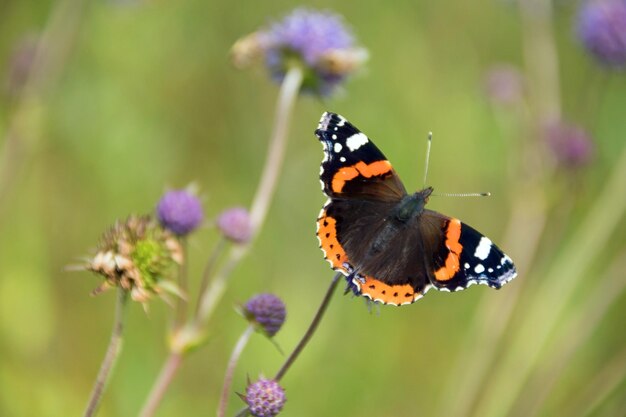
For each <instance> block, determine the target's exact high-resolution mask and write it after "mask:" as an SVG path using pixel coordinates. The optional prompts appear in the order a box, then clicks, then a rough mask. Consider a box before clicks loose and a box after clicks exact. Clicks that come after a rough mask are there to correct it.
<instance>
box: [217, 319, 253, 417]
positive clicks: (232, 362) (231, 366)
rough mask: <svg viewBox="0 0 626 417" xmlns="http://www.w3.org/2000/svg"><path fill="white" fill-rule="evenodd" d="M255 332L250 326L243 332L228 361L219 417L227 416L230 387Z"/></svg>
mask: <svg viewBox="0 0 626 417" xmlns="http://www.w3.org/2000/svg"><path fill="white" fill-rule="evenodd" d="M252 332H254V326H252V325H249V326H248V328H247V329H246V330H245V331H244V332H243V334H242V335H241V337H239V340H238V341H237V344H236V345H235V348H234V349H233V353H232V354H231V355H230V359H229V360H228V366H227V367H226V374H225V375H224V386H223V387H222V396H221V397H220V403H219V406H218V407H217V417H224V416H225V415H226V408H227V406H228V396H229V394H230V387H231V385H232V383H233V375H234V374H235V368H236V367H237V363H238V362H239V357H240V356H241V353H242V352H243V349H244V348H245V347H246V345H247V344H248V340H250V335H252Z"/></svg>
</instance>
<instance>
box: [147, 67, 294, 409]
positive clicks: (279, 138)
mask: <svg viewBox="0 0 626 417" xmlns="http://www.w3.org/2000/svg"><path fill="white" fill-rule="evenodd" d="M302 78H303V73H302V69H301V68H298V67H293V68H291V69H290V70H289V71H288V72H287V74H286V76H285V78H284V80H283V83H282V85H281V88H280V93H279V97H278V104H277V106H276V116H275V124H274V130H273V132H272V136H271V139H270V145H269V148H268V153H267V158H266V160H265V166H264V168H263V173H262V174H261V180H260V182H259V186H258V188H257V191H256V194H255V196H254V200H253V202H252V208H251V209H250V221H251V224H252V233H253V237H255V236H257V235H258V233H259V231H260V230H261V227H262V225H263V222H264V221H265V217H266V216H267V210H268V208H269V204H270V201H271V199H272V196H273V195H274V190H275V189H276V184H277V181H278V178H279V173H280V171H281V169H282V165H283V160H284V155H285V148H286V146H287V132H288V128H289V121H290V120H291V115H292V112H293V107H294V105H295V103H296V99H297V97H298V93H299V92H300V87H301V86H302ZM249 248H250V243H248V244H247V245H237V246H233V247H231V249H230V251H229V255H228V259H227V260H226V263H225V265H224V266H222V268H221V269H220V270H219V271H218V273H217V274H216V276H215V277H214V278H213V280H212V281H211V282H210V284H209V286H208V287H207V288H206V291H204V292H203V293H202V294H201V296H200V300H199V302H198V307H197V311H196V315H195V317H194V319H193V320H192V322H191V323H190V325H189V327H190V329H191V332H192V333H198V334H199V333H200V332H201V331H202V327H203V326H204V325H205V324H206V323H207V322H208V320H209V318H210V317H211V314H212V313H213V311H214V310H215V307H216V306H217V303H218V302H219V300H220V299H221V298H222V295H223V294H224V291H225V289H226V284H227V282H228V279H229V278H230V274H231V273H232V271H233V270H234V268H235V266H236V265H237V264H238V263H239V261H240V260H241V259H242V258H243V257H244V256H245V255H246V254H247V252H248V250H249ZM185 333H186V334H188V332H185ZM181 334H182V333H181ZM172 345H174V346H178V347H177V349H176V350H174V351H172V352H171V353H170V356H169V358H168V359H167V362H166V363H165V365H164V366H163V370H162V371H161V375H160V376H159V379H158V380H157V382H156V383H155V384H154V386H153V388H152V391H151V392H150V394H149V395H148V400H147V401H146V403H145V405H144V407H143V411H142V413H141V414H140V415H141V417H150V416H152V415H153V414H154V412H155V411H156V408H157V407H158V405H159V402H160V401H161V399H162V397H163V395H164V393H165V391H166V390H167V387H168V385H169V384H170V382H171V381H172V379H173V377H174V374H175V373H176V371H177V370H178V367H179V366H180V362H181V361H182V358H183V353H182V352H184V351H185V349H184V347H182V348H181V347H180V346H179V344H177V343H175V342H174V343H173V344H172Z"/></svg>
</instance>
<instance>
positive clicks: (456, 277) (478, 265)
mask: <svg viewBox="0 0 626 417" xmlns="http://www.w3.org/2000/svg"><path fill="white" fill-rule="evenodd" d="M422 218H423V221H422V222H421V223H422V229H423V230H422V234H423V236H424V241H426V242H435V241H436V239H434V238H432V236H433V235H436V236H442V237H443V238H442V239H439V241H438V242H437V243H433V244H432V247H430V248H428V249H427V250H428V251H429V252H430V253H432V254H433V256H432V262H433V263H432V274H431V276H430V282H431V283H432V284H433V286H434V287H435V288H437V289H438V290H441V291H459V290H463V289H465V288H467V287H469V286H470V285H473V284H483V285H488V286H490V287H492V288H496V289H499V288H500V287H502V286H503V285H504V284H506V283H507V282H509V281H511V280H512V279H513V278H515V277H516V276H517V271H516V269H515V265H514V264H513V261H512V260H511V258H509V256H508V255H506V254H505V253H504V252H502V250H501V249H500V248H499V247H498V246H497V245H496V244H494V243H493V242H492V241H491V240H490V239H489V238H487V237H486V236H484V235H482V234H481V233H480V232H478V231H477V230H476V229H474V228H472V227H471V226H468V225H467V224H465V223H462V222H461V221H460V220H458V219H455V218H451V217H448V216H445V215H443V214H441V213H437V212H435V211H432V210H424V213H423V214H422Z"/></svg>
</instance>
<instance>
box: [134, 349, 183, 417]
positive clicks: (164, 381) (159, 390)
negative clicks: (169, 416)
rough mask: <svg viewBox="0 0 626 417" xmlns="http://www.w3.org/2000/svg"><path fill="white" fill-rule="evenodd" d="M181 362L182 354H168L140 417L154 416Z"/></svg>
mask: <svg viewBox="0 0 626 417" xmlns="http://www.w3.org/2000/svg"><path fill="white" fill-rule="evenodd" d="M182 360H183V354H182V352H178V351H177V352H171V353H170V354H169V356H168V357H167V361H165V364H163V368H162V369H161V373H160V374H159V377H158V378H157V380H156V382H155V383H154V386H153V387H152V391H150V396H149V397H148V399H147V400H146V403H145V404H144V406H143V408H142V409H141V412H140V413H139V416H140V417H151V416H153V415H154V413H155V412H156V410H157V408H158V407H159V404H160V403H161V400H162V399H163V395H165V391H167V388H168V387H169V385H170V383H171V382H172V379H174V375H175V374H176V371H178V368H179V367H180V364H181V362H182Z"/></svg>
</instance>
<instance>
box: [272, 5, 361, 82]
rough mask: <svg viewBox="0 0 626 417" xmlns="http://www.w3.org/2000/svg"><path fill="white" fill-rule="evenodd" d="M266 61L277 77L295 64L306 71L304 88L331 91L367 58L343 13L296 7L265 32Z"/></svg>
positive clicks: (281, 76)
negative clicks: (346, 24) (356, 44)
mask: <svg viewBox="0 0 626 417" xmlns="http://www.w3.org/2000/svg"><path fill="white" fill-rule="evenodd" d="M262 33H263V35H264V36H265V44H266V46H267V47H266V51H265V59H266V64H267V66H268V68H269V70H270V72H271V74H272V76H273V78H275V79H276V80H277V81H281V80H282V79H283V78H284V76H285V74H286V72H287V70H288V69H289V68H290V66H292V65H300V66H301V67H302V68H303V69H304V72H305V75H304V80H303V89H304V90H305V91H311V92H316V93H320V94H329V93H331V92H332V91H333V90H334V89H335V87H337V86H338V85H339V84H340V83H341V82H342V81H343V80H344V79H345V78H346V76H347V75H348V74H350V73H352V72H354V70H356V69H357V68H358V67H359V66H360V65H361V64H362V63H363V61H364V60H365V59H366V55H367V54H366V52H365V50H364V49H361V48H357V47H355V42H354V37H353V35H352V33H351V32H350V31H349V30H348V28H347V27H346V26H345V24H344V22H343V19H342V17H341V16H339V15H337V14H334V13H332V12H329V11H316V10H311V9H304V8H301V9H296V10H294V11H293V12H292V13H291V14H289V15H287V16H286V17H285V18H284V19H282V20H280V21H278V22H275V23H274V24H272V25H271V26H270V27H269V28H268V29H267V30H265V31H263V32H262Z"/></svg>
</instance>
